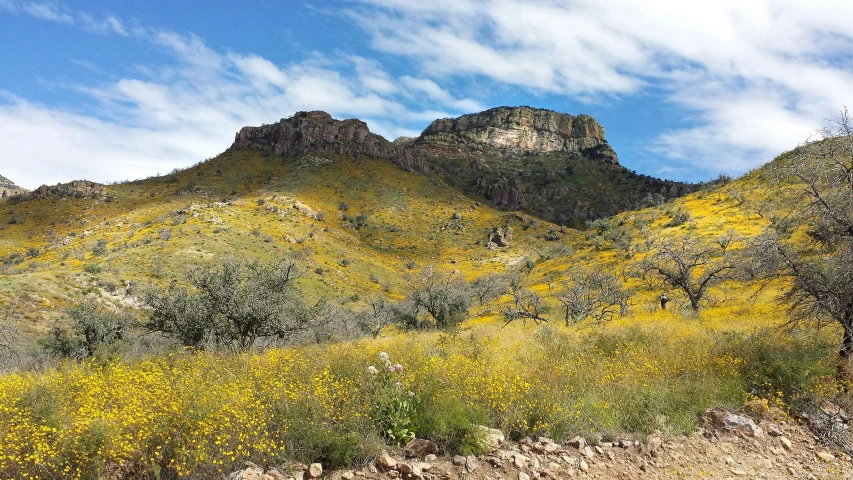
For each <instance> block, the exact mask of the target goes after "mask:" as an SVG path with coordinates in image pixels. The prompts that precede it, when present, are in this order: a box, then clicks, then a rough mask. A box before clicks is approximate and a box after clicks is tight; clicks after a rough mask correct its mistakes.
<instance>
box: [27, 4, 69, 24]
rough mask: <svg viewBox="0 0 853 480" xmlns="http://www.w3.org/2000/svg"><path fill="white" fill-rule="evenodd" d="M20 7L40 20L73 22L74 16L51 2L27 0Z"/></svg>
mask: <svg viewBox="0 0 853 480" xmlns="http://www.w3.org/2000/svg"><path fill="white" fill-rule="evenodd" d="M22 9H23V10H24V11H25V12H26V13H28V14H30V15H32V16H34V17H36V18H40V19H42V20H49V21H51V22H57V23H74V17H72V16H71V15H69V14H67V13H65V12H63V11H61V10H60V8H59V7H58V6H57V5H55V4H52V3H35V2H28V3H25V4H23V6H22Z"/></svg>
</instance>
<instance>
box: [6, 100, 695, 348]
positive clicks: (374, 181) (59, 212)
mask: <svg viewBox="0 0 853 480" xmlns="http://www.w3.org/2000/svg"><path fill="white" fill-rule="evenodd" d="M569 169H571V170H572V173H571V174H569V173H567V170H569ZM543 178H544V179H546V180H547V179H550V180H549V182H545V183H542V179H543ZM691 188H693V187H692V186H685V185H681V184H674V183H671V182H669V183H668V182H664V181H662V180H657V179H651V178H650V177H643V176H639V175H636V176H632V174H631V173H630V172H627V170H625V169H624V168H623V167H621V166H620V165H619V164H618V159H617V156H616V154H615V152H613V150H612V148H611V147H610V146H609V144H607V142H606V140H605V139H604V130H603V128H602V127H601V126H600V125H599V124H598V123H597V122H596V121H595V120H594V119H592V118H591V117H587V116H578V117H574V116H571V115H565V114H559V113H556V112H549V111H546V110H534V109H530V108H527V107H520V108H511V109H508V108H499V109H492V110H489V111H487V112H483V113H481V114H475V115H470V116H463V117H460V118H458V119H451V120H438V121H436V122H434V123H433V124H432V125H431V126H430V127H429V128H427V129H426V130H425V131H424V132H423V134H422V135H420V136H419V137H418V138H416V139H400V140H398V141H396V142H389V141H387V140H386V139H384V138H382V137H381V136H379V135H376V134H373V133H371V132H370V130H369V128H368V126H367V125H366V124H365V123H364V122H362V121H360V120H354V119H353V120H341V121H339V120H335V119H333V118H332V117H331V116H330V115H329V114H327V113H325V112H299V113H297V114H296V115H294V116H292V117H290V118H285V119H282V120H281V121H279V122H277V123H275V124H271V125H262V126H259V127H245V128H243V129H241V130H240V131H239V132H238V133H237V134H236V136H235V139H234V143H233V144H232V146H231V147H230V148H229V149H228V150H227V151H226V152H224V153H223V154H221V155H219V156H217V157H215V158H213V159H211V160H209V161H206V162H203V163H200V164H198V165H195V166H193V167H191V168H188V169H186V170H183V171H176V172H174V173H172V174H169V175H165V176H161V177H152V178H148V179H144V180H137V181H132V182H127V183H123V184H117V185H100V184H96V183H92V182H87V181H75V182H70V183H67V184H61V185H56V186H42V187H39V188H38V189H36V190H34V191H33V192H31V193H29V194H27V195H23V196H17V197H14V198H11V199H6V200H2V201H0V202H3V203H0V275H4V274H5V275H4V277H3V278H4V280H8V281H4V282H0V305H3V304H7V303H10V304H13V305H15V306H16V308H17V309H18V310H20V311H22V312H23V313H24V314H25V315H26V318H27V319H28V321H27V322H25V323H24V324H23V325H22V330H23V331H24V332H26V333H27V334H28V335H38V334H39V333H41V332H43V331H44V330H45V329H46V328H47V327H48V326H49V325H50V320H52V319H56V318H62V314H63V311H64V308H65V306H66V305H68V304H69V303H70V302H72V301H74V299H76V298H79V296H80V295H82V294H84V293H85V292H88V291H92V290H93V289H95V290H98V291H103V292H105V294H109V295H110V296H111V297H110V298H112V299H113V301H116V302H121V301H125V300H123V298H124V297H122V296H121V295H118V294H115V292H119V294H121V292H125V291H129V290H127V289H126V288H121V286H122V285H124V286H126V285H128V284H129V285H135V284H139V283H148V282H154V283H162V284H168V282H171V281H173V280H175V281H181V280H182V279H183V275H184V273H185V270H186V268H187V267H188V266H189V265H193V264H199V263H201V264H203V263H209V262H211V261H213V260H215V259H216V258H218V257H221V256H223V255H227V254H229V253H235V254H237V255H238V256H240V257H245V258H252V259H255V258H257V259H271V258H277V257H280V256H281V255H284V254H288V253H294V252H295V253H298V254H299V255H301V256H302V258H303V260H302V262H303V265H304V266H305V274H304V276H303V278H302V279H301V280H300V282H301V287H302V288H303V290H304V291H305V293H306V295H308V296H309V297H314V298H319V297H327V298H334V299H341V301H349V300H346V299H349V298H361V299H363V298H365V297H366V296H367V295H368V294H379V293H381V294H382V295H390V296H392V297H394V296H397V295H400V294H401V292H403V291H404V290H405V289H406V288H407V287H406V285H407V283H406V278H407V275H409V274H410V273H411V272H412V271H413V270H420V269H422V268H425V267H428V266H434V267H437V268H450V269H453V270H459V271H460V272H462V273H463V274H464V275H465V276H466V277H468V278H474V277H477V276H480V275H483V274H485V273H488V272H495V271H498V272H500V271H503V270H505V269H506V268H507V267H508V266H509V265H515V264H517V263H518V262H520V261H522V260H523V259H525V258H531V259H541V258H549V257H551V256H552V255H553V254H552V253H551V252H552V251H558V250H561V248H563V247H565V246H571V245H575V246H577V245H578V239H579V238H583V234H581V233H579V232H576V231H573V230H570V229H566V228H563V225H566V224H569V225H574V224H581V223H582V222H583V221H584V220H586V219H590V218H597V217H598V216H601V215H605V214H606V213H608V212H616V211H620V210H626V209H627V208H629V207H630V206H631V205H634V204H635V203H639V202H641V200H642V196H641V195H648V194H650V193H654V194H658V196H659V198H658V200H660V199H663V198H664V196H666V197H672V196H678V195H681V194H682V193H686V192H687V191H689V190H690V189H691ZM663 190H666V191H663ZM554 219H556V220H558V221H553V220H554ZM697 221H698V220H697ZM572 248H574V247H572ZM371 292H372V293H371ZM354 302H355V305H354V306H355V307H358V306H359V305H360V302H363V300H354ZM361 306H362V307H363V305H361Z"/></svg>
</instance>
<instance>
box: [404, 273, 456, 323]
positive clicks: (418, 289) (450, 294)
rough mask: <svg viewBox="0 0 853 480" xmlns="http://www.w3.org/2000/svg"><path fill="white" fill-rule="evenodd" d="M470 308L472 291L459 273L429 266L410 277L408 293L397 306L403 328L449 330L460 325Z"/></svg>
mask: <svg viewBox="0 0 853 480" xmlns="http://www.w3.org/2000/svg"><path fill="white" fill-rule="evenodd" d="M470 308H471V289H470V285H469V284H468V282H466V281H465V279H463V278H462V277H461V276H460V275H459V274H456V273H451V272H444V271H440V270H437V269H435V268H432V267H428V268H426V269H424V270H422V271H421V272H420V273H418V274H416V275H411V276H409V294H408V295H406V297H405V299H404V300H403V301H402V302H400V303H399V304H398V305H397V306H396V307H395V310H396V316H397V320H398V322H399V323H401V324H402V325H403V326H404V327H406V328H448V327H453V326H456V325H458V324H460V323H461V322H462V321H463V320H465V319H466V318H467V317H468V313H469V311H470Z"/></svg>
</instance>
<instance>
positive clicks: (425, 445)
mask: <svg viewBox="0 0 853 480" xmlns="http://www.w3.org/2000/svg"><path fill="white" fill-rule="evenodd" d="M403 452H404V453H405V454H406V456H408V457H418V458H423V457H426V456H427V455H438V445H436V444H435V442H433V441H432V440H426V439H423V438H415V439H412V441H410V442H409V443H408V444H406V447H405V448H404V449H403Z"/></svg>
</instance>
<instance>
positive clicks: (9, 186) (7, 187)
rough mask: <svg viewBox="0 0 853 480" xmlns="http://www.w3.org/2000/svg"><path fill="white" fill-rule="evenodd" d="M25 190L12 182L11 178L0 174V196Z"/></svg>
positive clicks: (4, 196)
mask: <svg viewBox="0 0 853 480" xmlns="http://www.w3.org/2000/svg"><path fill="white" fill-rule="evenodd" d="M26 191H27V190H26V189H24V188H21V187H19V186H17V185H15V184H14V182H12V181H11V180H9V179H8V178H6V177H4V176H3V175H0V198H7V197H11V196H12V195H17V194H19V193H24V192H26Z"/></svg>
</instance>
